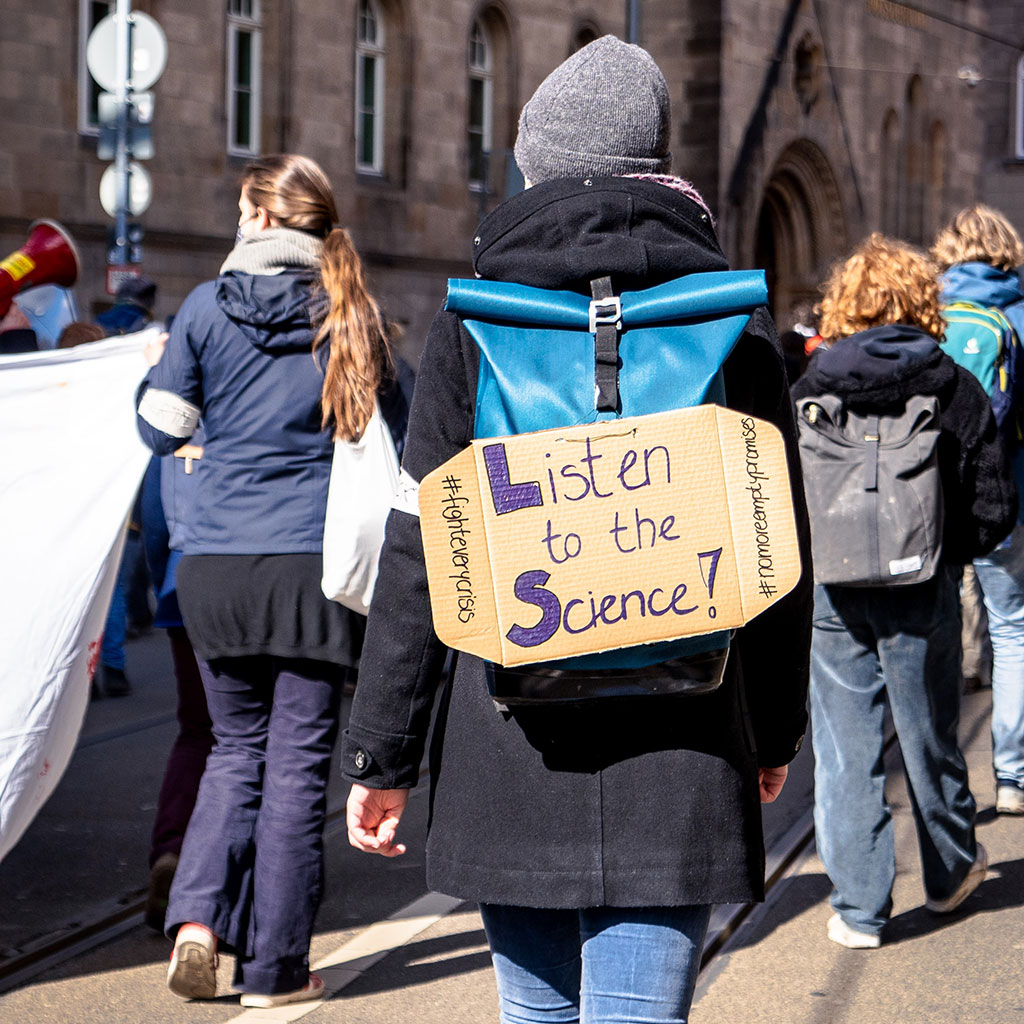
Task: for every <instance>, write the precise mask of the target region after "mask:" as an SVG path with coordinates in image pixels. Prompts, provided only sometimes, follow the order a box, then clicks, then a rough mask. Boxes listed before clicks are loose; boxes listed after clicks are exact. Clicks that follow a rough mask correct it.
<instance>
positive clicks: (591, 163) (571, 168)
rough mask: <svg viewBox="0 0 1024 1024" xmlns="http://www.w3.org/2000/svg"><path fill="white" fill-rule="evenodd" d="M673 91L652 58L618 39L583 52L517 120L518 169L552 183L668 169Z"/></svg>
mask: <svg viewBox="0 0 1024 1024" xmlns="http://www.w3.org/2000/svg"><path fill="white" fill-rule="evenodd" d="M670 131H671V127H670V118H669V99H668V86H667V85H666V84H665V77H664V75H662V73H661V70H660V68H659V67H658V65H657V64H655V63H654V61H653V60H652V58H651V55H650V54H649V53H648V52H647V51H646V50H644V49H641V48H640V47H639V46H634V45H632V44H631V43H624V42H623V41H622V40H621V39H616V38H615V36H602V37H601V38H600V39H595V40H594V42H592V43H589V44H588V45H587V46H584V47H583V49H582V50H578V51H577V52H576V53H574V54H573V55H572V56H571V57H570V58H569V59H568V60H566V61H564V62H563V63H562V64H560V65H559V66H558V67H557V68H555V70H554V71H552V72H551V74H550V75H548V77H547V78H545V79H544V81H543V82H541V84H540V86H539V87H538V89H537V91H536V92H535V93H534V94H533V96H532V97H531V98H530V100H529V102H528V103H527V104H526V106H525V107H523V112H522V113H521V114H520V115H519V137H518V138H517V139H516V149H515V154H516V163H517V164H518V165H519V169H520V170H521V171H522V172H523V174H524V176H525V177H526V178H528V179H529V180H530V181H531V182H533V183H534V184H539V183H540V182H542V181H548V180H549V179H550V178H577V177H587V176H588V175H612V174H660V173H663V172H665V171H667V170H668V167H669V163H670V161H671V159H672V154H671V153H670V152H669V149H668V147H669V134H670Z"/></svg>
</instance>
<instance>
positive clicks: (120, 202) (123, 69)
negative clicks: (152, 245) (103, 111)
mask: <svg viewBox="0 0 1024 1024" xmlns="http://www.w3.org/2000/svg"><path fill="white" fill-rule="evenodd" d="M130 15H131V0H117V6H116V8H115V15H114V16H115V18H116V21H117V89H116V92H115V96H116V98H117V149H116V151H115V154H114V166H115V173H116V175H117V216H116V217H115V218H114V234H115V236H116V241H115V244H114V247H115V249H116V251H117V259H116V262H117V263H119V264H125V263H127V262H128V210H129V208H130V206H131V169H130V167H129V161H128V101H129V96H130V93H131V66H132V26H131V21H130Z"/></svg>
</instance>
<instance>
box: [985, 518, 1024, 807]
mask: <svg viewBox="0 0 1024 1024" xmlns="http://www.w3.org/2000/svg"><path fill="white" fill-rule="evenodd" d="M974 570H975V572H976V573H977V574H978V583H979V585H980V586H981V591H982V594H983V596H984V599H985V610H986V611H987V612H988V629H989V636H990V637H991V639H992V770H993V771H994V772H995V777H996V794H997V804H996V809H997V810H998V811H1000V812H1001V813H1010V814H1021V813H1024V801H1021V800H1014V799H1012V798H1013V797H1015V796H1016V795H1017V794H1019V793H1022V792H1024V527H1022V526H1017V527H1016V529H1015V530H1014V531H1013V533H1012V534H1011V535H1010V537H1009V539H1008V540H1007V541H1006V542H1005V543H1003V544H1001V545H1000V546H999V547H998V548H996V550H995V551H993V552H992V553H991V554H990V555H987V556H986V557H984V558H978V559H975V562H974Z"/></svg>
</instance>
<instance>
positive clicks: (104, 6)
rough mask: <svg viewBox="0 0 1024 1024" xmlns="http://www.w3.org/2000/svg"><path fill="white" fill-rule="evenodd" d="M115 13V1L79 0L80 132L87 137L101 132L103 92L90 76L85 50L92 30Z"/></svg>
mask: <svg viewBox="0 0 1024 1024" xmlns="http://www.w3.org/2000/svg"><path fill="white" fill-rule="evenodd" d="M113 13H114V3H113V0H79V4H78V130H79V131H80V132H82V133H84V134H86V135H96V134H97V133H98V132H99V124H100V119H99V112H98V109H97V107H98V103H99V95H100V93H101V92H102V91H103V90H102V89H101V88H100V87H99V86H98V85H97V84H96V82H95V80H94V79H93V77H92V75H90V74H89V67H88V65H87V64H86V60H85V48H86V46H87V45H88V43H89V36H90V34H91V33H92V30H93V29H94V28H95V27H96V26H97V25H98V24H99V23H100V22H101V21H102V20H103V19H104V18H105V17H106V16H107V15H108V14H113Z"/></svg>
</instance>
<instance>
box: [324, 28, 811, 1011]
mask: <svg viewBox="0 0 1024 1024" xmlns="http://www.w3.org/2000/svg"><path fill="white" fill-rule="evenodd" d="M626 94H628V95H630V96H632V98H633V100H634V101H635V102H633V103H632V104H630V105H625V104H624V103H623V102H622V100H623V96H624V95H626ZM667 104H668V101H667V93H666V92H665V86H664V79H663V78H662V77H661V73H660V71H659V70H658V68H657V66H656V65H655V64H654V62H653V61H652V60H651V58H650V57H649V55H648V54H647V53H646V52H645V51H643V50H641V49H640V48H639V47H635V46H628V45H627V44H624V43H621V42H620V41H619V40H617V39H614V38H612V37H610V36H608V37H604V38H603V39H600V40H598V41H596V42H594V43H592V44H590V45H589V46H587V47H585V48H584V49H582V50H580V51H579V52H578V53H577V54H575V55H574V57H572V58H570V59H569V60H568V61H567V62H566V63H565V64H563V65H562V66H561V67H560V68H558V69H556V71H555V72H553V74H552V75H551V76H549V78H548V79H547V80H546V82H545V83H544V84H542V85H541V87H540V88H539V89H538V90H537V93H536V94H535V96H534V98H533V99H532V100H531V101H530V102H529V103H528V104H527V107H526V108H525V109H524V111H523V115H522V118H521V121H520V134H519V142H518V143H517V149H516V152H517V160H518V161H519V163H520V167H521V168H522V170H523V171H524V173H525V174H526V177H527V178H528V179H529V180H530V181H531V182H532V187H530V188H528V189H527V190H526V191H525V192H523V193H521V194H519V195H517V196H515V197H513V198H511V199H509V200H507V201H506V202H505V203H503V204H502V205H501V206H499V207H498V208H497V209H496V210H495V211H494V212H493V213H492V214H491V215H490V216H488V217H487V218H486V219H485V220H484V222H483V223H482V224H481V225H480V227H479V230H478V234H477V237H475V238H474V239H473V263H474V269H475V271H476V273H477V276H478V277H481V278H485V279H488V280H494V281H508V282H517V283H520V284H525V285H532V286H536V287H542V288H548V289H567V290H573V291H576V292H582V293H585V294H587V295H589V294H590V290H589V282H590V281H591V280H592V279H593V278H595V277H598V276H602V275H610V276H611V279H612V283H613V287H614V290H615V292H616V294H618V293H620V292H622V291H626V290H629V289H637V288H645V287H649V286H651V285H655V284H658V283H661V282H665V281H668V280H671V279H674V278H677V277H680V276H683V275H686V274H692V273H695V272H699V271H717V270H725V269H727V263H726V260H725V257H724V256H723V254H722V252H721V249H720V248H719V246H718V243H717V241H716V238H715V234H714V230H713V227H712V224H711V217H710V214H709V212H708V210H707V207H706V206H705V205H704V202H703V200H702V199H701V198H700V196H699V194H698V193H697V192H696V190H695V189H694V188H693V187H692V186H691V185H689V184H688V183H686V182H684V181H682V180H681V179H677V178H670V177H667V176H665V175H664V172H665V171H666V170H667V167H668V162H669V156H668V149H667V142H668V106H667ZM595 108H599V109H595ZM628 111H632V113H628ZM630 117H632V118H634V119H635V120H634V121H630V120H629V118H630ZM574 132H575V133H576V134H577V135H578V136H579V137H578V138H577V137H571V136H573V133H574ZM624 175H625V176H624ZM478 366H479V351H478V349H477V347H476V343H475V342H474V341H473V340H472V338H471V337H470V336H469V334H468V333H467V332H466V331H465V330H464V328H463V327H462V326H461V324H460V322H459V320H458V318H457V317H456V316H455V315H454V314H453V313H449V312H444V311H442V312H440V313H438V315H437V316H436V318H435V320H434V322H433V324H432V326H431V329H430V333H429V335H428V338H427V343H426V348H425V351H424V353H423V358H422V360H421V363H420V368H419V375H418V378H417V384H416V391H415V394H414V398H413V407H412V411H411V414H410V426H409V436H408V440H407V445H406V450H405V456H404V460H403V467H402V474H403V478H404V480H405V482H406V484H407V485H408V486H409V487H414V486H415V483H416V482H418V481H420V480H422V479H423V477H424V476H425V475H426V474H428V473H429V472H431V471H432V470H434V469H436V468H437V467H438V466H439V465H441V464H442V463H443V462H445V461H446V460H447V459H449V458H451V457H452V456H454V455H455V454H456V453H458V452H459V451H461V450H462V449H463V448H465V447H466V446H467V445H468V444H469V443H470V441H471V439H472V437H473V423H474V407H475V396H476V387H477V372H478ZM724 373H725V388H726V394H727V397H728V404H729V405H730V406H732V407H733V408H736V409H739V410H743V411H746V412H749V413H751V414H754V415H756V416H760V417H764V418H765V419H767V420H770V421H772V422H773V423H775V424H776V425H777V426H778V427H779V429H780V430H781V431H782V433H783V435H784V437H785V439H786V444H787V447H788V453H789V456H790V464H791V466H792V467H793V472H794V475H793V481H792V482H793V501H794V505H795V507H796V515H797V523H798V529H799V532H800V538H801V554H802V557H803V559H804V562H803V564H804V566H805V567H806V566H808V565H809V543H808V536H809V535H808V532H807V525H806V516H805V512H804V506H803V498H802V487H801V484H800V477H799V460H798V456H797V451H796V442H795V430H794V424H793V415H792V408H791V405H790V402H789V399H788V394H787V390H786V379H785V375H784V370H783V358H782V352H781V349H780V347H779V344H778V340H777V337H776V334H775V329H774V326H773V324H772V321H771V318H770V316H769V315H768V313H767V311H766V310H764V309H758V310H757V311H756V312H755V313H754V314H753V315H752V316H751V317H750V320H749V322H748V324H747V326H746V329H745V331H744V332H743V334H742V336H741V337H740V339H739V341H738V343H737V344H736V347H735V349H734V350H733V352H732V354H731V355H730V356H729V358H728V360H727V362H726V363H725V366H724ZM402 508H403V509H408V510H401V511H392V513H391V516H390V518H389V520H388V525H387V534H386V540H385V546H384V550H383V552H382V555H381V560H380V569H379V576H378V579H377V584H376V590H375V595H374V599H373V604H372V606H371V610H370V616H369V621H368V632H367V637H366V642H365V646H364V651H363V657H362V661H361V665H360V675H359V684H358V687H357V691H356V697H355V701H354V706H353V711H352V716H351V719H350V722H349V726H348V729H347V731H346V732H345V734H344V736H343V741H342V755H341V757H342V769H343V771H344V772H345V774H346V775H347V776H348V777H349V778H350V779H352V780H353V783H354V785H353V789H352V793H351V795H350V798H349V835H350V839H351V841H352V843H353V845H356V846H357V847H359V848H361V849H364V850H367V851H371V852H377V853H380V854H384V855H387V856H395V855H397V854H400V853H401V852H403V851H404V849H405V846H404V845H403V844H402V843H400V842H398V841H397V839H396V835H395V830H396V827H397V825H398V821H399V819H400V817H401V813H402V810H403V809H404V806H405V801H406V798H407V794H408V790H409V788H410V787H412V786H414V785H415V784H416V782H417V779H418V775H419V771H420V761H421V759H422V756H423V752H424V748H425V744H426V739H427V734H428V731H429V728H430V717H431V708H432V705H433V704H434V698H435V694H436V691H437V689H438V687H439V686H441V684H442V681H443V674H442V670H443V666H444V663H445V658H446V654H447V651H446V649H445V648H444V647H443V646H442V644H441V643H440V641H439V640H438V639H437V637H436V635H435V634H434V631H433V628H432V624H431V611H430V599H429V594H428V589H427V576H426V570H425V567H424V558H423V548H422V542H421V535H420V526H419V520H418V518H417V517H416V515H415V505H414V502H413V503H411V504H407V505H403V506H402ZM809 602H810V576H809V573H807V572H805V574H804V577H803V579H802V580H801V583H800V584H799V585H798V586H797V588H796V589H795V590H794V591H792V592H791V593H790V594H789V595H788V596H787V597H785V598H784V599H782V600H781V601H780V602H779V603H778V604H777V605H775V606H773V607H772V608H771V609H769V610H767V611H765V612H764V613H763V614H762V615H761V616H759V617H758V618H756V619H755V620H754V621H752V622H751V623H749V624H748V625H746V626H744V627H743V628H742V629H741V630H739V632H738V633H737V635H736V636H735V638H734V641H733V646H732V649H731V653H730V657H729V660H728V663H727V667H726V672H725V678H724V681H723V683H722V685H721V686H720V687H719V688H718V689H717V690H715V691H714V692H712V693H708V694H706V695H702V696H692V695H688V696H650V697H643V698H634V699H631V700H625V701H618V700H615V699H611V700H600V699H599V700H593V701H590V702H588V703H586V704H584V703H580V704H577V705H574V706H569V707H560V708H550V707H544V708H527V709H520V710H514V711H511V712H508V713H501V712H500V711H499V710H498V709H496V706H495V704H494V702H492V700H491V697H490V696H489V694H488V689H487V685H486V681H485V674H486V669H485V663H484V662H483V661H481V660H480V659H479V658H476V657H473V656H470V655H466V654H457V655H456V658H455V668H454V672H453V673H452V675H451V677H450V679H447V681H445V684H444V690H443V693H442V694H441V697H440V701H439V707H438V713H437V721H436V723H435V726H434V735H433V743H432V746H431V752H430V784H431V817H430V824H429V833H428V837H427V882H428V885H429V886H430V887H431V888H432V889H434V890H439V891H442V892H446V893H451V894H454V895H458V896H461V897H465V898H468V899H473V900H476V901H478V902H480V904H481V909H482V913H483V916H484V922H485V927H486V929H487V934H488V938H489V941H490V943H491V948H492V953H493V958H494V964H495V970H496V976H497V982H498V991H499V999H500V1002H501V1004H502V1007H503V1017H502V1019H508V1017H507V1014H508V1013H512V1012H513V1011H512V1010H511V1007H512V1006H513V1005H514V1006H517V1007H518V1010H517V1011H515V1012H517V1013H519V1014H522V1013H524V1012H526V1011H524V1010H523V1008H522V1004H523V1002H524V1000H525V1001H526V1002H528V1003H529V1005H531V1006H532V1007H533V1010H532V1011H530V1012H531V1013H532V1015H531V1016H529V1017H522V1016H518V1017H516V1019H529V1020H537V1021H545V1020H551V1019H555V1018H557V1019H558V1020H567V1019H570V1018H569V1017H568V1016H564V1015H561V1014H564V1013H565V1012H568V1010H567V1008H568V1007H576V1008H577V1009H579V1008H580V1007H583V1009H582V1013H583V1016H584V1018H585V1019H588V1020H595V1021H596V1020H606V1019H609V1017H611V1016H614V1015H615V1014H616V1013H622V1014H623V1015H628V1016H629V1019H634V1020H640V1019H650V1018H648V1017H646V1016H642V1015H643V1014H645V1013H649V1012H657V1013H658V1014H660V1015H659V1016H658V1019H659V1020H666V1021H676V1020H678V1021H683V1020H685V1019H686V1016H687V1013H688V1008H689V1004H690V999H691V997H692V991H693V984H694V981H695V978H696V971H697V968H698V966H699V962H700V953H701V947H702V942H703V936H704V932H705V929H706V925H707V920H708V915H709V907H710V905H711V904H713V903H728V902H741V901H746V900H756V899H761V898H763V893H764V849H763V837H762V832H761V817H760V800H770V799H773V798H774V796H775V795H776V794H777V792H778V790H779V789H780V788H781V785H782V782H783V781H784V779H785V773H786V768H785V766H786V765H787V764H788V763H789V761H790V760H792V758H793V757H794V756H795V754H796V752H797V750H798V749H799V746H800V742H801V740H802V737H803V735H804V731H805V727H806V718H807V716H806V711H805V697H806V685H807V657H808V637H809V625H810V624H809V612H810V605H809ZM581 978H582V979H589V981H587V980H584V981H581ZM527 989H529V990H531V991H532V993H533V994H532V995H531V996H530V997H528V998H527V997H526V995H525V990H527ZM602 989H604V990H606V991H607V990H610V991H618V992H619V993H620V995H619V996H618V997H614V996H606V997H602V996H601V994H600V991H601V990H602ZM652 1003H653V1004H654V1008H653V1009H652V1007H651V1005H650V1004H652ZM552 1015H555V1017H552ZM637 1015H641V1016H637Z"/></svg>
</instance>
